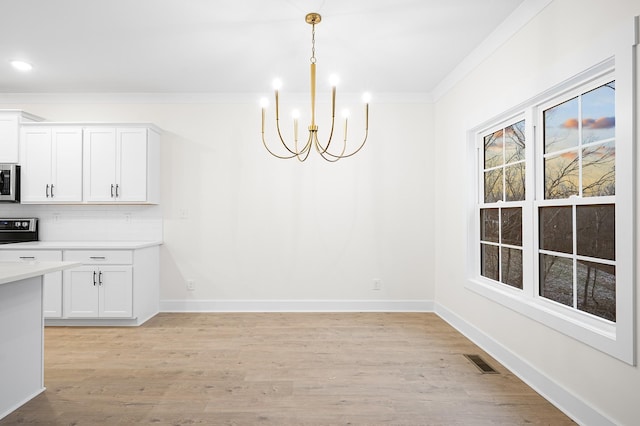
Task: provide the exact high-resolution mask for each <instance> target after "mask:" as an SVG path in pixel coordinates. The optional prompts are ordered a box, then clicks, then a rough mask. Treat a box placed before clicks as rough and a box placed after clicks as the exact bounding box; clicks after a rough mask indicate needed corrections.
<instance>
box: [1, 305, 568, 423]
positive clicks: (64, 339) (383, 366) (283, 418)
mask: <svg viewBox="0 0 640 426" xmlns="http://www.w3.org/2000/svg"><path fill="white" fill-rule="evenodd" d="M463 354H479V355H481V356H482V357H483V358H484V359H485V360H486V361H487V362H488V363H489V364H490V365H491V366H493V367H494V368H495V369H496V370H498V372H499V374H482V373H481V372H480V371H479V370H478V369H477V368H476V367H475V366H474V365H473V364H471V363H470V361H468V360H467V359H466V358H465V357H464V356H463ZM45 385H46V386H47V390H46V392H44V393H43V394H41V395H39V396H38V397H36V398H35V399H34V400H32V401H30V402H29V403H27V404H25V405H24V406H23V407H21V408H20V409H19V410H18V411H16V412H14V413H12V414H11V415H9V416H8V417H5V418H4V419H3V420H1V421H0V424H1V425H13V424H42V425H45V424H46V425H49V424H50V425H98V424H101V425H111V424H136V423H143V424H146V423H149V424H160V425H165V424H167V425H191V424H206V425H253V424H270V425H383V424H392V425H489V424H491V425H495V424H503V425H517V424H529V423H533V424H545V425H567V424H573V422H571V420H570V419H569V418H568V417H566V416H565V415H564V414H563V413H561V412H560V411H559V410H558V409H556V408H555V407H554V406H553V405H551V404H550V403H549V402H547V401H546V400H545V399H543V398H542V397H541V396H540V395H538V394H537V393H536V392H534V391H533V390H532V389H531V388H529V387H528V386H526V385H525V384H524V383H523V382H522V381H520V380H519V379H518V378H517V377H515V376H514V375H513V374H511V373H510V372H509V371H508V370H506V369H505V368H504V367H502V366H501V365H500V364H498V363H497V362H496V361H495V360H493V359H492V358H491V357H489V356H488V355H487V354H486V353H484V352H483V351H481V350H480V349H479V348H478V347H477V346H475V345H474V344H473V343H471V342H470V341H469V340H468V339H466V338H465V337H464V336H462V335H461V334H460V333H458V332H456V331H455V330H454V329H453V328H452V327H450V326H449V325H448V324H446V323H445V322H444V321H443V320H442V319H440V318H439V317H438V316H436V315H435V314H429V313H318V314H307V313H289V314H279V313H269V314H249V313H247V314H234V313H224V314H169V313H163V314H160V315H157V316H156V317H155V318H153V319H151V320H150V321H148V322H147V323H146V324H144V325H143V326H141V327H137V328H93V327H87V328H71V327H48V328H47V329H46V332H45Z"/></svg>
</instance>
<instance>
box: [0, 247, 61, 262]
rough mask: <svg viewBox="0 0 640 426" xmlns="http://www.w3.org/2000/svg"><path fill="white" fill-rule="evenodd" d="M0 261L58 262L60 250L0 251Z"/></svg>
mask: <svg viewBox="0 0 640 426" xmlns="http://www.w3.org/2000/svg"><path fill="white" fill-rule="evenodd" d="M0 260H3V261H9V262H19V261H25V262H29V261H41V262H59V261H61V260H62V252H61V251H60V250H0Z"/></svg>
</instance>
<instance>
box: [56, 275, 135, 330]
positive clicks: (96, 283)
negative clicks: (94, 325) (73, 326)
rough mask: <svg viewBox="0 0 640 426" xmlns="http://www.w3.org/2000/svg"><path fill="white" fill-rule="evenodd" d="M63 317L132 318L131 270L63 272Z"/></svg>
mask: <svg viewBox="0 0 640 426" xmlns="http://www.w3.org/2000/svg"><path fill="white" fill-rule="evenodd" d="M64 296H65V297H64V312H65V317H66V318H131V317H132V315H133V280H132V268H131V266H125V265H118V266H113V265H86V266H81V267H78V268H74V269H70V270H68V271H65V276H64Z"/></svg>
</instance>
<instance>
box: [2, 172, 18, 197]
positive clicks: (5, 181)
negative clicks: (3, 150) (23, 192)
mask: <svg viewBox="0 0 640 426" xmlns="http://www.w3.org/2000/svg"><path fill="white" fill-rule="evenodd" d="M0 201H1V202H5V203H19V202H20V166H18V165H17V164H0Z"/></svg>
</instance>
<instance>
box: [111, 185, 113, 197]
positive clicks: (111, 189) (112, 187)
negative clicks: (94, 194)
mask: <svg viewBox="0 0 640 426" xmlns="http://www.w3.org/2000/svg"><path fill="white" fill-rule="evenodd" d="M111 198H113V184H111Z"/></svg>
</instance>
